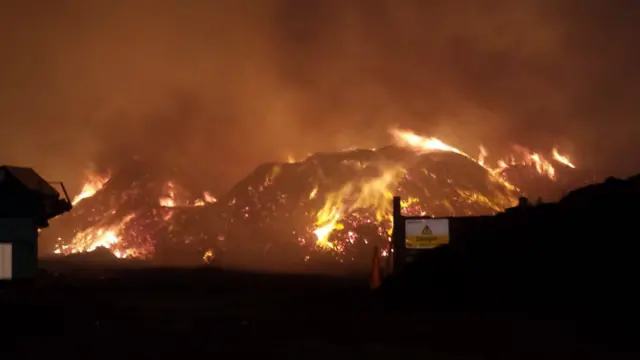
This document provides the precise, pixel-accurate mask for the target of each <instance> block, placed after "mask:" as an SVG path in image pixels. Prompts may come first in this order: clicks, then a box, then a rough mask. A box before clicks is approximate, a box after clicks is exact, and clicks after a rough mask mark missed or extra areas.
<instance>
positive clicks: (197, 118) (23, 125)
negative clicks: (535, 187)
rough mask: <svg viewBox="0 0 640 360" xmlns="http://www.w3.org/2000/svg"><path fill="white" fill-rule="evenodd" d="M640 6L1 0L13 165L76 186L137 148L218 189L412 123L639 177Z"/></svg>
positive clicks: (0, 81) (456, 137) (4, 145)
mask: <svg viewBox="0 0 640 360" xmlns="http://www.w3.org/2000/svg"><path fill="white" fill-rule="evenodd" d="M636 24H640V2H639V1H632V0H629V1H622V0H607V1H604V0H600V1H597V0H575V1H569V0H568V1H563V0H539V1H533V0H518V1H513V0H511V1H509V0H504V1H493V0H457V1H452V0H449V1H428V0H416V1H402V0H390V1H377V0H367V1H364V0H361V1H359V0H339V1H338V0H336V1H332V0H326V1H321V0H317V1H313V0H297V1H296V0H264V1H263V0H235V1H233V0H230V1H214V0H212V1H204V0H200V1H198V0H174V1H166V0H123V1H118V0H102V1H98V0H76V1H71V0H69V1H63V0H43V1H29V0H3V1H2V2H0V46H1V49H2V54H1V56H0V116H1V121H0V134H1V135H0V136H1V137H0V163H10V164H15V165H24V166H33V167H35V168H36V170H37V171H39V172H40V173H42V174H43V175H45V176H46V177H47V178H49V179H50V180H63V181H65V182H67V183H68V184H69V185H71V187H72V189H74V188H76V189H77V187H78V186H79V185H80V183H81V181H82V179H83V172H84V171H85V170H86V169H87V168H88V167H89V166H90V164H97V165H98V166H100V167H112V166H117V164H118V162H119V161H120V159H122V158H123V157H127V156H130V155H132V154H136V155H142V156H145V157H147V158H150V159H153V160H154V163H155V164H157V166H178V165H179V166H184V167H187V168H189V169H191V170H193V172H194V173H197V174H200V175H199V176H201V177H202V179H203V181H207V182H210V183H211V186H212V187H214V188H216V187H226V186H229V185H231V184H232V183H233V182H234V181H235V180H238V179H239V178H240V177H242V176H243V175H245V174H246V173H248V172H249V171H251V170H252V169H253V168H254V167H256V166H257V165H258V164H259V163H261V162H264V161H271V160H284V159H286V157H287V155H289V154H291V155H295V156H298V157H300V156H303V155H305V154H307V153H308V152H313V151H328V150H338V149H343V148H348V147H352V146H366V147H372V146H379V145H383V144H385V143H388V142H389V141H390V137H389V136H388V135H387V133H386V130H387V129H388V128H389V127H390V126H394V125H398V126H401V127H405V128H411V129H413V130H415V131H418V132H420V133H424V134H426V135H432V136H438V137H441V138H443V139H444V140H445V141H448V142H450V143H452V144H454V145H456V146H460V147H463V148H464V149H465V150H468V151H469V152H471V153H473V152H474V151H475V149H476V148H477V146H478V145H480V144H484V145H485V146H486V147H487V148H488V149H489V152H490V155H489V156H491V154H495V155H499V154H504V153H505V152H504V151H506V149H507V147H508V146H510V145H511V144H512V143H520V144H522V145H525V146H527V147H530V148H532V149H534V150H541V151H549V150H550V148H551V147H552V146H554V145H557V146H559V148H560V150H561V151H563V152H566V153H568V154H569V155H572V156H573V158H574V159H575V162H576V163H577V164H578V165H580V166H582V167H588V168H591V169H594V171H597V172H598V173H600V174H603V175H604V174H612V175H630V174H633V173H636V172H640V160H636V159H637V158H638V156H637V155H640V150H639V149H638V146H637V145H636V141H637V139H638V138H639V137H640V121H638V117H639V114H640V101H638V99H637V97H638V95H639V94H640V75H639V71H638V65H640V45H639V44H640V38H639V37H638V35H639V33H640V32H639V31H638V29H637V27H638V26H639V25H636Z"/></svg>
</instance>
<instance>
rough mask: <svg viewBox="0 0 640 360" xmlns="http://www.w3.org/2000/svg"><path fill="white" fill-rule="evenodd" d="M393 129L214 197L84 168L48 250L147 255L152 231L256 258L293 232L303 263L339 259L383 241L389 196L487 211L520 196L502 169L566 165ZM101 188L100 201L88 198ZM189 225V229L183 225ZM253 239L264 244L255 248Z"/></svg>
mask: <svg viewBox="0 0 640 360" xmlns="http://www.w3.org/2000/svg"><path fill="white" fill-rule="evenodd" d="M391 135H392V137H393V139H394V145H393V146H390V147H386V148H380V149H374V150H352V151H345V152H342V153H333V154H314V155H310V156H309V157H308V158H307V159H305V160H302V161H296V160H294V159H289V160H288V161H287V162H285V163H281V164H274V165H265V166H263V167H260V168H258V169H257V170H256V171H255V172H254V174H252V175H251V176H250V177H248V178H247V179H245V180H243V181H242V182H240V183H239V184H238V185H236V187H234V188H233V189H232V190H231V191H230V192H229V193H228V194H226V195H225V196H223V197H221V198H219V200H220V201H218V199H216V198H214V197H213V196H212V195H211V194H210V193H209V192H206V191H205V192H202V193H201V195H200V196H192V195H191V192H189V191H187V190H186V189H184V188H182V187H181V186H180V184H179V182H178V181H177V179H168V180H166V181H164V182H161V183H157V181H155V180H154V181H151V180H149V184H147V185H146V186H147V187H146V188H144V189H142V188H141V185H140V184H141V182H135V184H132V185H131V186H129V185H127V186H126V187H119V188H116V187H115V185H114V186H113V187H112V188H110V186H111V182H112V181H113V180H112V177H110V176H111V175H109V176H103V175H97V174H92V175H90V176H89V177H88V180H87V183H86V184H85V186H84V187H83V189H82V191H81V194H79V195H78V196H77V197H76V198H74V200H73V203H74V204H75V205H77V206H76V209H74V211H73V212H72V215H74V216H75V217H76V218H78V219H82V225H81V226H78V228H74V229H73V232H72V234H73V235H72V236H70V237H64V236H59V237H58V239H57V241H56V244H55V253H57V254H63V255H64V254H72V253H80V252H90V251H93V250H95V249H96V248H99V247H103V248H107V249H109V250H110V251H111V252H112V253H113V254H114V255H115V256H117V257H121V258H151V257H154V256H155V255H156V253H157V250H158V246H160V244H161V238H162V241H163V242H162V244H164V243H166V242H167V241H168V242H169V243H171V244H173V243H175V244H178V246H181V244H182V245H184V244H190V243H192V244H195V243H196V242H197V243H198V245H197V247H198V251H201V253H200V256H201V257H202V261H204V262H210V261H212V260H213V259H214V258H215V257H216V256H217V254H218V250H220V249H222V250H228V249H230V248H232V247H234V246H237V247H239V248H241V249H244V248H245V247H244V245H246V246H247V247H258V248H263V249H262V250H261V251H263V252H265V253H266V252H267V251H268V250H269V248H270V247H272V244H274V243H276V242H277V241H287V240H273V239H276V238H278V239H281V238H292V239H296V240H297V243H298V245H296V246H298V247H300V248H305V249H308V250H309V251H301V253H300V256H301V257H302V258H303V259H304V260H309V259H310V258H312V257H313V256H316V255H318V254H333V256H335V258H338V259H340V260H341V261H344V260H347V259H353V258H354V257H355V254H354V250H352V248H353V247H356V246H359V245H363V244H365V245H366V244H370V243H378V244H385V243H387V242H388V241H389V240H390V231H391V222H392V211H391V210H392V209H391V198H392V197H393V196H394V195H401V196H402V198H403V205H404V211H405V212H407V213H409V214H412V215H433V216H452V215H480V214H490V213H495V212H499V211H502V210H504V209H505V208H507V207H510V206H513V205H514V204H515V203H516V202H517V198H518V197H519V196H521V195H522V193H521V192H520V190H519V189H518V187H517V186H516V185H514V184H512V183H511V182H510V181H509V180H508V179H507V177H506V176H504V175H503V174H504V171H505V169H509V168H512V167H514V166H526V167H527V168H530V169H532V170H533V171H535V172H536V173H537V174H539V175H540V176H544V177H546V178H548V179H550V180H555V179H556V178H557V176H558V171H557V168H556V167H558V166H561V167H566V168H575V165H574V164H573V163H572V162H571V161H570V160H569V158H568V157H567V156H566V155H563V154H560V152H559V151H558V149H555V148H554V149H552V151H551V154H550V157H549V158H546V157H545V156H543V154H540V153H535V152H531V151H529V150H527V149H526V148H524V147H521V146H516V147H514V153H513V154H511V155H509V156H507V157H503V158H499V159H497V160H496V161H495V162H494V163H495V165H490V164H489V162H488V161H487V159H488V158H489V153H488V151H487V150H486V148H484V147H480V150H479V154H478V155H477V156H475V157H474V156H471V155H469V154H468V153H467V152H465V151H463V150H462V149H460V148H456V147H454V146H452V145H449V144H446V143H445V142H443V141H442V140H440V139H437V138H433V137H423V136H420V135H418V134H416V133H414V132H412V131H407V130H398V129H394V130H391ZM260 179H262V180H260ZM109 191H110V192H111V193H108V192H109ZM99 194H100V195H101V196H104V200H102V199H101V201H100V202H96V203H91V200H92V198H93V197H97V196H98V195H99ZM102 194H109V196H108V197H107V196H106V195H102ZM150 194H153V196H155V199H153V198H151V199H150V198H149V197H150ZM85 204H86V206H85ZM89 204H91V205H92V206H89ZM197 208H201V209H202V210H197ZM188 209H193V210H188ZM196 211H199V212H196ZM205 219H206V220H205ZM189 221H192V222H193V224H191V225H185V224H186V223H188V222H189ZM203 222H204V223H207V226H206V230H205V229H202V223H203ZM71 224H72V225H73V226H76V225H78V222H74V221H71ZM53 227H54V228H55V225H54V226H53ZM186 228H189V229H190V230H189V231H188V233H187V232H185V231H186V230H184V229H186ZM195 228H197V229H195ZM258 231H259V232H260V235H258V234H256V232H258ZM257 236H260V237H261V238H262V239H269V240H264V241H265V243H264V244H259V243H257V242H256V241H257V240H255V239H256V237H257ZM196 238H197V239H199V240H197V241H196V240H195V239H196ZM167 239H169V240H167ZM247 239H254V240H251V241H254V242H252V243H247V242H248V241H249V240H247ZM243 244H244V245H243ZM314 254H315V255H314ZM386 254H388V252H387V251H384V252H383V255H386Z"/></svg>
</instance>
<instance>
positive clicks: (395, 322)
mask: <svg viewBox="0 0 640 360" xmlns="http://www.w3.org/2000/svg"><path fill="white" fill-rule="evenodd" d="M2 285H4V287H3V288H2V292H1V293H0V301H1V302H2V307H1V309H2V310H1V311H2V316H1V319H2V320H1V324H2V327H3V329H4V331H3V335H2V336H3V338H2V342H1V343H2V347H1V350H0V356H1V358H2V359H8V358H20V359H30V358H36V357H44V356H48V357H59V358H64V359H70V358H84V359H102V358H104V359H107V358H108V359H112V358H140V357H142V356H144V357H145V358H153V357H158V356H165V358H168V357H169V356H181V357H183V358H185V359H187V358H189V359H190V358H194V359H195V358H202V357H206V356H210V355H219V356H223V357H225V358H232V357H233V356H239V355H243V354H256V355H258V354H262V355H265V356H271V355H274V356H278V357H279V358H309V359H316V358H317V359H320V358H326V356H327V355H333V356H338V357H340V358H354V357H355V356H366V357H367V358H390V357H392V356H403V357H405V358H406V357H410V358H430V359H438V358H442V359H476V358H489V359H498V358H504V359H521V358H527V359H548V358H554V359H555V358H558V359H560V358H561V359H574V358H579V359H584V358H592V359H611V358H638V356H636V355H634V353H633V348H632V345H633V343H634V341H633V337H632V336H633V332H632V331H627V330H625V329H623V328H622V327H620V326H618V325H616V324H617V323H618V320H616V319H613V318H607V317H600V318H598V317H594V316H591V315H586V314H585V313H579V312H578V311H575V312H566V311H564V310H563V311H551V310H544V311H543V310H542V309H537V310H529V311H524V310H518V309H515V308H513V309H508V308H507V307H505V306H502V307H501V309H498V308H497V307H493V306H486V305H485V306H482V307H481V306H476V307H475V308H474V307H473V306H469V305H465V306H442V305H436V304H434V303H432V302H430V301H429V294H424V296H420V297H417V298H414V299H412V300H410V301H407V302H404V303H401V304H397V303H396V305H391V304H390V303H389V302H387V301H386V300H385V299H384V298H383V297H382V295H381V294H376V293H373V292H372V291H370V290H369V289H368V281H367V279H363V278H345V277H342V278H329V277H319V276H315V277H312V276H294V275H288V276H285V275H282V276H276V275H264V274H263V275H257V274H245V273H230V272H222V271H218V270H213V269H191V270H176V269H173V270H160V269H157V270H150V269H136V270H123V269H120V270H104V269H103V270H95V269H94V270H80V269H76V270H69V269H67V271H66V272H64V273H53V272H50V273H48V274H46V275H43V276H42V277H41V278H40V279H38V280H37V281H36V282H34V283H30V284H11V286H10V287H9V285H8V284H2ZM394 307H395V308H394ZM492 307H493V309H492Z"/></svg>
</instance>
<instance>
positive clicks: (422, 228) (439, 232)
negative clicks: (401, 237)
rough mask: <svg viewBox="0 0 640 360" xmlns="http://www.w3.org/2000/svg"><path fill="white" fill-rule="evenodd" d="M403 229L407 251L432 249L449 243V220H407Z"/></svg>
mask: <svg viewBox="0 0 640 360" xmlns="http://www.w3.org/2000/svg"><path fill="white" fill-rule="evenodd" d="M404 229H405V245H406V247H407V249H432V248H434V247H436V246H439V245H444V244H448V243H449V219H407V220H405V223H404Z"/></svg>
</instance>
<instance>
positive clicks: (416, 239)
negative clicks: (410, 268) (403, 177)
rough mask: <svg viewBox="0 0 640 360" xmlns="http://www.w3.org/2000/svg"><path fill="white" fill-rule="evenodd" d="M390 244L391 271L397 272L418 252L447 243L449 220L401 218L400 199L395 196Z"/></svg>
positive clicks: (425, 217)
mask: <svg viewBox="0 0 640 360" xmlns="http://www.w3.org/2000/svg"><path fill="white" fill-rule="evenodd" d="M391 243H392V250H393V253H392V259H393V271H398V270H400V269H402V267H404V266H405V265H406V263H407V262H408V261H411V260H412V258H413V257H414V256H415V255H416V254H417V253H418V252H419V251H421V250H427V249H433V248H435V247H437V246H440V245H445V244H448V243H449V219H448V218H432V217H430V216H403V215H402V205H401V202H400V197H399V196H395V197H394V198H393V232H392V234H391Z"/></svg>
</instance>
